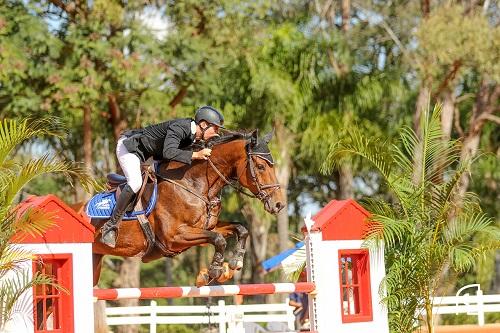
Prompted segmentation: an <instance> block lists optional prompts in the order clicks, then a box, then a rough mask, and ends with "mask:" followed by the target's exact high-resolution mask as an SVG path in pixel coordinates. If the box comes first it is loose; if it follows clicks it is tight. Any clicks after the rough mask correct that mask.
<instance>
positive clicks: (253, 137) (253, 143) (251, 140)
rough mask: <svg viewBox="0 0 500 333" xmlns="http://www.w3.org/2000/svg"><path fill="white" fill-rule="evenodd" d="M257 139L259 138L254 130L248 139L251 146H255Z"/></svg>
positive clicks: (257, 132) (256, 130)
mask: <svg viewBox="0 0 500 333" xmlns="http://www.w3.org/2000/svg"><path fill="white" fill-rule="evenodd" d="M258 137H259V130H258V129H254V130H253V132H252V134H251V137H250V143H251V144H252V146H255V145H256V144H257V138H258Z"/></svg>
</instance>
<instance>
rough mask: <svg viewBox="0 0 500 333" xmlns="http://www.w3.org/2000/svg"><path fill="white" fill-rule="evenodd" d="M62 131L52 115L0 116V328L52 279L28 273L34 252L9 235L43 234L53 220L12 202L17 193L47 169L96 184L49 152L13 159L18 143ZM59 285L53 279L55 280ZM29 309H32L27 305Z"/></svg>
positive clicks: (88, 184)
mask: <svg viewBox="0 0 500 333" xmlns="http://www.w3.org/2000/svg"><path fill="white" fill-rule="evenodd" d="M63 134H64V132H63V131H62V129H61V126H59V125H58V122H57V120H56V119H54V118H50V119H42V120H34V121H32V120H3V121H0V285H1V288H0V330H2V329H3V328H4V327H5V325H6V324H7V322H8V321H9V319H10V318H11V316H12V312H13V310H14V306H15V304H16V301H17V300H18V299H19V298H20V296H21V295H22V294H23V293H24V292H25V291H26V290H29V289H30V288H33V286H35V285H40V284H53V285H55V283H53V281H52V278H51V277H50V276H46V275H43V274H35V275H34V276H33V277H32V276H29V275H28V274H27V272H26V271H25V270H24V269H23V268H24V267H25V264H26V262H27V261H28V260H32V254H31V253H30V252H29V251H26V250H23V249H22V248H20V247H19V246H16V245H13V244H12V241H13V240H19V237H22V236H20V235H23V234H41V233H43V232H44V230H46V229H47V228H48V227H49V226H50V225H51V220H52V216H51V214H49V213H43V212H40V211H37V209H35V208H34V209H27V210H25V211H23V212H21V211H19V209H18V208H17V205H16V198H17V197H18V194H19V193H20V191H21V190H22V189H23V187H24V186H26V184H27V183H29V182H30V181H31V180H33V179H35V178H37V177H41V176H43V175H45V174H47V173H59V174H63V175H65V176H66V177H67V178H68V179H69V180H70V181H71V179H72V178H77V179H79V180H80V182H81V183H82V186H83V187H84V188H85V189H86V190H91V189H92V188H96V183H95V182H94V180H93V179H92V178H91V176H90V174H89V173H88V172H87V170H86V169H84V168H82V167H81V166H79V165H77V164H75V163H72V162H68V161H60V160H58V159H57V158H55V157H52V156H51V155H50V154H48V153H47V154H44V155H43V156H41V157H38V158H31V159H28V160H27V161H25V162H16V160H14V158H13V155H14V153H15V150H16V148H17V147H18V146H20V145H21V144H23V143H25V142H26V141H28V140H34V139H37V138H40V137H41V136H47V135H48V136H56V137H57V136H59V137H61V136H62V135H63ZM55 286H56V287H57V285H55ZM27 309H29V310H32V309H31V307H27Z"/></svg>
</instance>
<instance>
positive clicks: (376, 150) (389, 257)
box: [323, 107, 500, 333]
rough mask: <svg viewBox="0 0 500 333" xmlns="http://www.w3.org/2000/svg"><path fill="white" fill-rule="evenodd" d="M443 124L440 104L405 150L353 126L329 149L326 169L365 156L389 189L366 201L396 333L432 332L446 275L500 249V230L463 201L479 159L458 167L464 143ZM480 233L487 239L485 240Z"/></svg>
mask: <svg viewBox="0 0 500 333" xmlns="http://www.w3.org/2000/svg"><path fill="white" fill-rule="evenodd" d="M439 119H440V107H436V108H434V111H433V112H432V113H431V112H429V111H426V112H425V114H424V116H423V117H422V122H421V126H420V133H419V135H417V134H416V133H415V132H413V130H412V129H410V128H404V129H403V130H402V131H401V133H400V143H401V145H400V146H397V145H391V144H389V143H388V142H384V141H382V140H379V139H377V138H373V137H367V136H365V135H363V133H361V132H360V131H359V130H355V129H354V130H353V131H351V132H349V133H348V135H347V137H346V138H345V139H344V140H341V141H340V142H338V143H337V144H334V145H333V146H332V147H331V150H330V153H329V155H328V158H327V160H326V162H325V164H324V165H323V171H329V170H331V169H332V168H334V167H336V166H338V165H339V164H341V163H343V161H345V160H350V159H352V158H361V159H362V160H366V161H368V162H371V164H372V165H373V166H374V167H375V168H376V170H377V171H378V172H379V173H380V174H381V176H382V177H383V180H384V182H385V185H386V186H387V188H388V189H389V192H390V195H391V199H390V200H389V201H387V200H384V199H383V198H369V199H366V200H364V202H363V203H364V206H365V207H366V208H367V209H368V210H369V211H370V212H371V213H372V214H373V215H372V218H371V221H370V223H369V227H368V232H367V235H366V243H367V245H368V246H370V245H373V244H377V243H378V242H383V243H384V244H385V246H386V263H387V267H386V270H387V275H386V278H385V281H384V282H385V283H384V286H381V288H380V290H381V292H383V293H384V294H385V297H384V302H385V303H386V305H387V307H388V309H389V313H390V326H391V330H392V331H393V332H401V333H407V332H412V331H414V330H415V329H416V328H417V326H419V324H420V323H421V322H423V324H424V325H425V326H426V327H427V331H428V332H429V333H432V332H434V328H433V320H432V308H433V303H432V302H433V301H432V300H433V297H434V296H435V295H436V294H437V288H438V287H439V286H440V285H441V284H442V283H443V282H445V281H444V280H445V276H446V275H447V274H446V272H448V271H449V270H450V269H452V270H454V271H456V272H463V271H466V270H468V269H470V268H471V267H472V266H473V265H474V264H476V263H477V261H478V259H479V257H480V256H481V255H484V254H485V253H486V251H488V250H491V249H494V248H498V247H499V244H500V242H499V241H500V232H499V229H498V228H497V227H495V226H494V225H493V224H492V223H493V221H492V219H490V218H488V217H487V216H486V215H485V214H484V213H483V212H482V210H481V207H480V200H479V198H478V197H477V196H476V195H474V194H473V193H470V192H469V193H466V194H465V195H464V196H463V197H462V198H460V200H458V199H459V198H458V195H459V192H458V189H459V180H460V179H461V177H462V176H463V175H464V174H467V172H469V170H470V168H471V164H472V162H473V161H466V162H460V145H459V142H457V141H450V140H446V139H443V138H444V137H443V133H442V131H441V127H440V121H439ZM416 152H419V153H416ZM414 156H418V158H419V160H416V158H415V157H414ZM415 170H419V171H420V172H419V173H418V174H416V173H415ZM457 203H458V204H457ZM480 234H482V235H483V236H486V237H482V238H481V239H482V242H481V243H480V242H478V241H477V239H478V238H477V236H478V235H480ZM485 239H488V241H484V240H485Z"/></svg>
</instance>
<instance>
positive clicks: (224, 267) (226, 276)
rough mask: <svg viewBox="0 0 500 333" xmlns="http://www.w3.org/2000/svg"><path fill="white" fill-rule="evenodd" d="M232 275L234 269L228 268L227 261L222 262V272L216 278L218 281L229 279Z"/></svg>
mask: <svg viewBox="0 0 500 333" xmlns="http://www.w3.org/2000/svg"><path fill="white" fill-rule="evenodd" d="M233 275H234V270H232V269H230V268H229V264H228V263H227V262H225V263H223V264H222V274H221V275H220V276H219V278H218V279H217V281H218V282H220V283H222V282H226V281H227V280H229V279H231V278H232V277H233Z"/></svg>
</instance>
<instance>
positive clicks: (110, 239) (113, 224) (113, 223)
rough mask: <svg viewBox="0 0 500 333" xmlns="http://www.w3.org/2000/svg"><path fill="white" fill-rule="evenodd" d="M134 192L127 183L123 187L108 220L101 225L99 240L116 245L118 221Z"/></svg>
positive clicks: (112, 245) (108, 244) (132, 198)
mask: <svg viewBox="0 0 500 333" xmlns="http://www.w3.org/2000/svg"><path fill="white" fill-rule="evenodd" d="M134 196H135V193H134V191H132V188H131V187H130V186H129V185H128V184H127V185H125V186H124V187H123V190H122V193H120V196H119V197H118V200H117V201H116V206H115V209H114V210H113V214H112V215H111V218H110V219H109V221H106V223H104V225H103V226H102V227H101V242H102V243H104V244H106V245H107V246H109V247H112V248H114V247H115V246H116V233H117V231H118V223H120V221H121V219H122V217H123V214H125V210H126V209H127V207H128V205H129V204H130V203H131V202H132V200H134Z"/></svg>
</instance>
